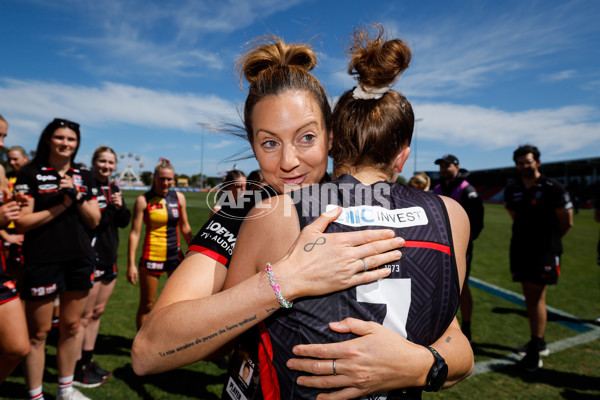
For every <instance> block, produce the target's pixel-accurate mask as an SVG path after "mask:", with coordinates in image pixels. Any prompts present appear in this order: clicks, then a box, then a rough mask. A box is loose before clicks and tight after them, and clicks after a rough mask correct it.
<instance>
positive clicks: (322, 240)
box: [304, 236, 327, 253]
mask: <svg viewBox="0 0 600 400" xmlns="http://www.w3.org/2000/svg"><path fill="white" fill-rule="evenodd" d="M325 242H327V240H326V239H325V237H324V236H321V237H318V238H317V240H315V241H314V243H313V242H310V243H307V244H306V245H305V246H304V251H306V252H307V253H308V252H309V251H312V249H314V248H315V246H321V245H323V244H325Z"/></svg>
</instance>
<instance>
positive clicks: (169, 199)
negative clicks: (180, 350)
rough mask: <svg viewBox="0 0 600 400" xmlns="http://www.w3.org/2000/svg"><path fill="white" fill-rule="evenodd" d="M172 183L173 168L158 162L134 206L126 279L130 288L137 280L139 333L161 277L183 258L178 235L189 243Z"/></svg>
mask: <svg viewBox="0 0 600 400" xmlns="http://www.w3.org/2000/svg"><path fill="white" fill-rule="evenodd" d="M174 182H175V170H174V168H173V165H172V164H171V163H170V161H169V160H167V159H161V160H160V161H159V163H158V164H156V167H155V168H154V175H153V177H152V187H151V188H150V191H148V192H146V193H144V194H143V195H141V196H138V198H137V199H136V200H135V205H134V207H133V220H132V221H131V232H130V233H129V246H128V253H127V254H128V260H129V262H128V266H127V280H128V281H129V282H130V283H131V284H132V285H135V284H136V283H137V281H138V279H139V281H140V304H139V307H138V310H137V315H136V319H135V322H136V326H137V328H138V330H139V329H140V327H141V326H142V324H143V323H144V320H145V319H146V317H147V315H148V313H149V312H150V310H152V307H153V306H154V301H155V298H156V291H157V289H158V280H159V278H160V276H161V275H162V274H163V273H165V272H166V273H167V275H169V276H170V275H171V274H172V273H173V271H174V270H175V268H177V266H178V265H179V263H180V262H181V260H182V259H183V254H182V252H181V245H180V237H179V236H180V234H181V235H183V238H184V239H185V241H186V242H187V243H188V244H189V243H190V242H191V241H192V232H191V231H192V230H191V228H190V224H189V222H188V216H187V209H186V201H185V196H184V195H183V194H182V193H180V192H176V191H174V190H171V187H172V186H173V184H174ZM142 223H143V224H144V225H145V226H146V232H145V235H144V245H143V248H142V256H141V258H140V260H139V264H138V265H139V271H138V267H137V266H136V263H135V257H136V251H137V247H138V243H139V239H140V232H141V230H142Z"/></svg>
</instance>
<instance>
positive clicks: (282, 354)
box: [260, 175, 460, 400]
mask: <svg viewBox="0 0 600 400" xmlns="http://www.w3.org/2000/svg"><path fill="white" fill-rule="evenodd" d="M290 196H291V197H292V198H293V199H294V201H295V203H296V209H297V211H298V217H299V220H300V226H301V228H302V227H304V226H306V225H307V224H310V223H311V222H312V221H314V220H315V219H316V218H317V217H318V216H319V215H320V214H321V213H322V212H324V211H325V210H326V209H327V207H328V206H329V207H332V206H336V205H340V206H342V207H343V209H344V211H343V213H342V215H341V216H340V217H339V218H338V220H337V221H336V222H334V223H332V224H330V225H329V227H328V228H327V230H326V232H348V231H357V230H364V229H381V228H391V229H393V230H394V231H395V232H396V235H397V236H401V237H403V238H405V240H406V245H405V247H404V248H402V249H401V250H402V254H403V256H402V259H401V260H399V261H397V262H394V263H392V264H389V265H386V266H385V268H389V269H391V271H392V273H391V275H389V276H388V277H387V278H385V279H381V280H379V281H377V282H373V283H370V284H366V285H360V286H357V287H354V288H351V289H348V290H344V291H340V292H336V293H332V294H329V295H326V296H319V297H310V298H302V299H297V300H296V301H295V302H294V305H293V307H292V308H291V309H282V310H280V311H279V312H277V314H276V315H275V316H273V317H271V318H269V319H268V320H267V321H266V327H267V330H268V335H266V332H264V331H263V332H262V335H261V336H262V344H261V349H260V352H261V355H260V364H261V365H260V367H261V371H262V373H263V375H262V376H261V381H262V386H263V394H264V397H265V398H280V399H286V400H287V399H314V398H316V395H317V394H318V393H321V392H324V390H323V389H318V390H315V389H311V388H306V387H301V386H298V385H297V384H296V380H297V378H298V376H299V373H298V372H296V371H292V370H290V369H288V368H287V367H286V365H285V364H286V362H287V361H288V360H289V359H290V358H292V357H294V355H293V354H292V348H293V346H295V345H298V344H308V343H330V342H340V341H344V340H349V339H353V338H354V337H355V335H353V334H340V333H336V332H334V331H332V330H330V329H329V326H328V324H329V322H332V321H341V320H343V319H344V318H347V317H353V318H358V319H361V320H366V321H375V322H378V323H380V324H382V325H383V326H385V327H387V328H389V329H391V330H393V331H395V332H397V333H399V334H400V335H402V336H403V337H405V338H407V339H408V340H410V341H412V342H414V343H417V344H420V345H430V344H432V343H433V342H434V341H436V340H437V339H438V338H439V337H440V336H441V335H442V334H443V333H444V331H445V330H446V329H447V328H448V326H449V325H450V323H451V322H452V320H453V318H454V316H455V314H456V311H457V309H458V304H459V298H460V289H459V279H458V271H457V268H456V260H455V257H454V253H453V244H452V234H451V230H450V222H449V219H448V214H447V211H446V208H445V206H444V204H443V202H442V200H441V199H440V198H439V197H438V196H437V195H434V194H432V193H426V192H422V191H419V190H415V189H412V188H408V187H406V186H403V185H399V184H390V183H388V182H379V183H375V184H373V185H370V186H365V185H363V184H361V183H360V182H358V181H357V180H356V179H355V178H354V177H352V176H350V175H342V176H341V177H340V178H338V179H336V180H334V181H332V182H330V183H327V184H322V185H316V186H312V187H309V188H304V189H301V190H298V191H295V192H292V193H291V194H290ZM313 245H314V246H318V245H319V243H318V241H317V242H315V243H314V244H313ZM267 336H269V337H267ZM268 341H270V343H268ZM381 345H382V346H385V343H382V344H381ZM269 346H272V348H269ZM265 361H266V362H267V363H269V364H271V366H272V367H274V369H275V371H276V376H275V379H273V375H274V374H273V371H272V370H269V369H268V368H266V366H265V365H264V362H265ZM267 383H270V384H271V387H267ZM277 388H279V397H278V396H277V394H278V393H277V392H278V390H277ZM377 396H379V397H377V398H378V399H406V398H420V397H421V391H420V390H419V389H411V390H409V391H404V392H403V391H401V390H397V391H392V392H389V393H381V394H377ZM369 398H370V397H369Z"/></svg>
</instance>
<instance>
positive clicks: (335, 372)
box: [331, 360, 337, 375]
mask: <svg viewBox="0 0 600 400" xmlns="http://www.w3.org/2000/svg"><path fill="white" fill-rule="evenodd" d="M331 361H333V375H337V371H336V370H335V360H331Z"/></svg>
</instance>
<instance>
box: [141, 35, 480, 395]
mask: <svg viewBox="0 0 600 400" xmlns="http://www.w3.org/2000/svg"><path fill="white" fill-rule="evenodd" d="M316 61H317V59H316V55H315V54H314V52H313V51H312V49H311V48H310V47H309V46H306V45H299V44H290V43H285V42H284V41H283V40H281V39H280V38H276V37H269V38H264V40H263V41H260V42H259V43H257V44H256V45H255V46H252V47H251V48H249V49H248V50H247V52H246V53H244V55H243V56H242V57H241V58H240V61H239V64H238V70H239V71H240V77H241V78H242V77H245V78H246V80H247V81H248V82H249V83H250V87H249V93H248V97H247V99H246V102H245V106H244V114H243V123H244V127H243V129H244V131H245V133H246V135H247V138H248V140H249V143H250V145H251V147H252V150H253V152H254V154H255V156H256V159H257V161H258V163H259V165H260V168H261V171H262V173H263V177H264V180H265V182H266V184H267V185H268V186H266V187H265V188H264V189H263V190H262V191H261V193H262V194H263V197H264V198H268V197H269V196H274V195H275V194H277V193H284V192H287V191H289V190H291V189H298V188H300V187H301V186H303V185H311V184H314V183H318V182H320V181H322V180H327V176H326V170H327V153H328V151H329V149H330V140H331V109H330V106H329V103H328V100H327V96H326V94H325V90H324V89H323V87H322V86H321V84H320V83H319V82H318V80H317V79H316V78H315V77H314V76H313V75H312V74H310V72H309V71H311V70H312V69H313V68H314V67H315V65H316ZM269 117H272V118H275V119H276V120H275V121H271V124H269V125H265V121H266V120H267V119H268V118H269ZM253 205H254V204H249V203H247V202H244V203H243V204H242V207H240V208H234V207H230V208H225V207H224V208H223V209H222V210H220V211H219V212H218V213H216V214H215V215H214V216H213V217H212V218H211V219H210V220H209V221H208V222H207V223H206V224H205V225H204V227H203V228H202V229H201V230H200V232H199V233H198V235H196V237H195V238H194V240H193V242H192V245H191V246H190V250H189V251H188V254H187V256H186V259H185V260H184V261H183V263H182V264H181V266H180V267H179V268H178V269H177V271H175V273H174V274H173V275H172V276H171V278H170V279H169V281H167V284H166V285H165V287H164V289H163V291H162V293H161V295H160V297H159V299H158V301H157V303H156V305H155V307H154V309H153V311H152V312H151V313H150V315H149V316H148V319H147V320H146V323H145V324H144V326H143V327H142V329H141V330H140V331H139V332H138V335H137V336H136V338H135V340H134V344H133V347H132V364H133V368H134V371H135V372H136V373H137V374H140V375H144V374H150V373H158V372H162V371H167V370H170V369H174V368H178V367H181V366H184V365H188V364H191V363H193V362H196V361H198V360H201V359H209V358H211V357H213V356H215V352H218V351H219V350H220V349H221V347H223V346H224V345H227V344H228V343H229V342H230V341H232V340H233V339H235V338H237V337H238V336H239V335H240V334H242V333H243V332H245V331H247V330H248V329H249V328H251V327H254V326H256V325H257V324H258V323H259V322H260V321H262V320H264V319H265V318H267V317H269V316H271V315H274V314H276V311H277V310H278V309H280V303H279V302H278V299H277V297H276V296H275V295H274V293H273V289H272V287H271V285H270V283H269V277H268V274H267V272H266V271H265V270H263V271H261V272H260V273H258V274H256V275H254V276H252V277H250V278H248V279H247V280H245V281H243V282H241V283H239V284H238V285H236V286H233V287H231V288H229V289H227V290H223V284H224V282H225V279H226V276H227V274H228V268H229V267H230V266H231V265H230V263H231V262H232V254H235V252H237V237H238V234H239V231H240V227H241V226H242V222H244V220H245V219H246V218H245V217H246V216H247V214H248V212H249V211H250V209H252V207H253ZM257 209H258V208H257ZM340 212H341V209H338V210H333V211H331V212H328V213H324V214H323V215H322V216H321V217H319V218H317V219H316V220H315V221H314V222H313V223H312V224H310V225H309V226H307V227H306V228H304V229H303V230H302V232H301V234H300V236H298V238H297V239H296V241H295V243H294V245H293V246H291V247H290V248H289V250H288V251H287V253H285V254H282V255H281V257H280V259H279V261H277V262H273V265H272V268H271V269H272V271H273V273H274V278H275V282H276V283H277V284H278V285H279V287H280V289H281V291H282V293H283V296H285V299H286V300H290V301H293V300H294V299H296V298H300V297H305V296H313V295H322V294H327V293H331V292H336V291H338V290H342V289H346V288H349V287H352V286H355V285H357V284H361V283H366V282H371V281H373V280H377V279H379V278H381V277H384V276H386V275H388V274H389V270H387V269H380V270H378V269H377V267H378V266H380V265H385V264H388V263H391V262H394V261H397V260H398V259H399V258H400V257H401V253H400V251H398V250H397V249H398V248H399V247H402V244H403V242H404V241H403V239H402V238H399V237H394V234H393V231H391V230H388V229H380V230H370V231H359V232H347V233H332V234H323V230H324V229H325V228H326V226H327V224H328V223H330V222H332V221H334V220H335V219H336V218H337V217H338V216H339V214H340ZM265 213H268V210H265ZM244 223H245V222H244ZM296 224H297V223H296ZM276 235H277V229H275V228H274V227H273V228H266V229H264V230H263V231H262V232H260V234H258V235H257V237H256V244H257V246H258V245H259V243H261V242H262V240H263V239H264V238H270V239H273V240H275V238H274V236H276ZM234 245H235V251H234ZM268 247H269V245H266V246H261V247H260V248H261V249H263V250H265V251H268ZM305 248H306V249H311V251H305ZM362 259H364V260H365V262H363V261H362ZM238 261H239V262H241V263H243V262H245V261H244V260H243V259H239V258H238ZM365 263H366V264H368V265H369V270H368V271H365V268H364V266H365ZM263 268H264V265H263ZM182 319H185V321H186V323H185V324H181V323H180V321H181V320H182ZM361 322H362V323H367V322H363V321H357V320H353V321H348V322H344V323H343V328H342V329H351V330H352V331H353V332H356V333H357V335H359V336H360V337H359V338H357V339H352V340H349V341H346V342H342V343H338V344H336V345H338V349H339V351H342V352H346V353H348V354H360V355H361V356H359V357H358V359H357V360H355V361H356V362H354V363H352V364H350V363H349V364H350V365H349V366H348V367H346V370H345V371H344V372H343V374H342V373H340V374H338V375H339V378H341V379H343V381H341V382H340V381H339V380H336V381H335V384H336V387H340V388H345V387H358V386H363V385H368V386H369V387H373V386H372V385H375V389H376V386H377V385H378V382H377V381H376V380H371V379H367V380H366V381H365V380H364V379H361V376H364V375H363V374H362V371H364V368H363V366H365V365H368V368H371V369H370V371H371V372H377V374H374V375H372V376H374V377H375V376H377V375H378V370H379V369H383V370H385V371H388V370H389V365H387V364H383V363H381V362H379V361H378V359H377V358H376V357H371V356H370V355H369V354H367V353H373V354H374V353H375V352H373V351H372V350H369V349H373V347H378V348H379V350H381V351H383V352H384V353H385V352H386V351H387V350H386V349H387V344H389V342H386V343H387V344H386V345H384V346H382V343H384V342H383V341H385V340H386V339H387V338H388V333H387V332H386V331H385V329H375V330H373V329H372V328H371V327H370V326H367V327H366V330H365V329H363V328H365V326H364V325H361ZM452 328H454V327H452ZM449 332H450V331H447V332H446V334H448V333H449ZM454 333H455V332H454V331H452V335H453V336H452V337H453V338H454V337H455V336H454ZM457 334H458V335H460V329H458V333H457ZM446 337H447V336H444V339H445V338H446ZM405 342H406V341H404V342H402V341H398V343H396V346H397V347H395V348H397V349H399V350H400V351H398V352H396V353H394V355H395V356H396V360H397V361H398V365H399V367H398V368H397V369H396V370H395V371H394V374H395V376H396V380H395V382H396V384H397V385H399V386H398V387H404V386H410V385H411V384H412V385H416V384H417V383H419V382H420V379H421V375H418V376H417V374H415V373H412V372H411V370H413V369H418V370H419V371H420V370H421V369H423V368H425V367H426V368H427V369H429V367H430V365H431V364H430V361H431V357H432V356H431V353H429V354H424V353H423V352H422V349H421V348H417V347H416V346H410V345H407V344H406V343H405ZM465 343H466V346H464V344H465ZM455 344H456V345H455ZM249 346H250V347H251V346H252V341H251V340H250V343H249ZM447 346H448V347H450V348H451V350H452V351H453V353H452V355H450V354H449V353H446V354H448V356H447V357H446V358H447V359H449V360H454V359H455V358H458V357H459V355H460V353H461V352H463V351H471V350H470V346H469V344H468V342H467V341H466V340H464V341H461V340H456V341H455V340H454V339H453V341H452V345H451V346H450V345H447ZM440 349H441V347H440V348H439V349H438V350H440ZM455 349H456V350H455ZM257 350H258V340H255V341H254V349H250V352H254V353H256V351H257ZM328 351H337V350H334V349H328ZM217 354H218V353H217ZM305 356H307V357H312V358H306V359H305V361H306V364H304V365H302V366H299V367H298V368H299V369H304V371H312V370H313V369H314V368H315V367H317V368H318V366H319V365H320V364H321V360H319V355H318V353H317V352H315V353H313V352H312V351H311V349H307V350H306V354H305ZM253 357H254V355H252V354H251V355H249V357H248V359H247V360H245V361H251V362H254V361H255V360H256V359H254V358H253ZM342 357H343V356H342V355H339V358H342ZM427 364H429V365H427ZM449 364H451V365H450V367H451V370H452V374H454V376H464V375H466V374H467V373H468V372H469V371H470V369H469V368H472V366H469V365H465V364H460V365H459V364H457V363H450V362H449ZM328 365H329V364H328ZM259 368H262V367H261V366H260V365H259ZM254 370H255V371H257V370H258V368H255V369H254ZM425 375H426V374H425ZM230 378H232V379H234V378H235V377H232V376H230ZM344 378H345V379H344ZM229 382H231V381H229V380H228V382H227V384H226V387H225V391H226V393H227V389H228V388H229ZM252 382H255V380H254V378H253V380H252ZM234 383H235V382H234ZM310 384H311V385H317V386H318V385H321V386H318V387H331V386H327V385H328V384H327V383H325V385H326V386H322V385H323V383H319V382H317V383H315V382H311V383H310ZM254 388H256V385H254ZM227 395H228V396H229V394H227ZM245 395H247V396H246V397H248V398H250V395H251V394H250V393H245ZM257 395H258V394H257ZM224 396H225V393H224ZM229 397H231V396H229ZM223 398H226V397H223Z"/></svg>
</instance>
